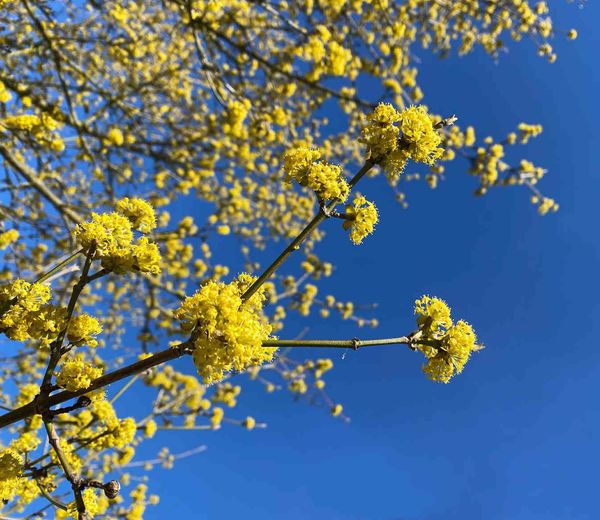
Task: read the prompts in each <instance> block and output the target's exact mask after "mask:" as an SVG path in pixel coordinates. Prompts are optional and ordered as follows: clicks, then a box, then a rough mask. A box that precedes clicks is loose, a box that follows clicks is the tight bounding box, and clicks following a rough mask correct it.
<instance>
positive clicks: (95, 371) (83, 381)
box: [56, 354, 103, 392]
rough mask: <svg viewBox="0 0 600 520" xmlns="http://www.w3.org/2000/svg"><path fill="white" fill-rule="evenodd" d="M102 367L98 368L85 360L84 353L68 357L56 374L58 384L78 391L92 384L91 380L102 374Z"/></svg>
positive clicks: (72, 390) (71, 390)
mask: <svg viewBox="0 0 600 520" xmlns="http://www.w3.org/2000/svg"><path fill="white" fill-rule="evenodd" d="M102 372H103V370H102V368H96V367H94V366H93V365H92V364H91V363H88V362H86V361H84V357H83V354H77V355H76V356H75V357H72V358H70V359H67V360H66V361H65V362H64V363H63V364H62V367H61V369H60V371H59V373H58V375H57V376H56V384H57V385H58V386H60V387H61V388H64V389H66V390H69V391H70V392H76V391H77V390H82V389H84V388H87V387H88V386H90V384H91V382H92V381H93V380H94V379H96V378H98V377H100V376H101V375H102Z"/></svg>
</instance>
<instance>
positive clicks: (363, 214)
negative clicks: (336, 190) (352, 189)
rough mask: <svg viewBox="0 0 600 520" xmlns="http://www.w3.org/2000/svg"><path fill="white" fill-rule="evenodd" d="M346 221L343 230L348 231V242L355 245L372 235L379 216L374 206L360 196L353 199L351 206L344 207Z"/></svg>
mask: <svg viewBox="0 0 600 520" xmlns="http://www.w3.org/2000/svg"><path fill="white" fill-rule="evenodd" d="M346 214H347V216H348V220H346V221H345V222H344V224H343V227H344V229H345V230H346V231H347V230H350V240H352V242H353V243H354V244H356V245H359V244H361V243H362V241H363V239H364V238H365V237H366V236H367V235H370V234H371V233H373V229H374V228H375V224H377V222H379V214H378V213H377V208H376V207H375V204H373V203H372V202H369V201H368V200H367V199H365V198H364V197H363V196H361V195H357V196H356V197H354V200H353V201H352V204H351V205H348V206H346Z"/></svg>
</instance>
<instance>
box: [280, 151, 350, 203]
mask: <svg viewBox="0 0 600 520" xmlns="http://www.w3.org/2000/svg"><path fill="white" fill-rule="evenodd" d="M320 157H321V153H320V152H319V151H318V150H311V149H309V148H306V147H303V146H300V147H298V148H293V149H291V150H288V151H287V152H286V153H285V155H284V158H283V161H284V163H283V168H284V170H285V172H286V173H287V174H288V176H289V177H290V178H291V179H294V180H295V181H296V182H297V183H298V184H300V186H304V187H308V188H311V189H312V190H313V191H314V192H315V193H316V194H317V196H318V197H319V198H320V199H322V200H331V199H339V200H341V201H344V200H346V199H347V198H348V194H349V192H350V188H349V186H348V183H347V182H346V180H345V179H344V177H343V175H342V169H341V168H340V167H339V166H335V165H333V164H329V163H327V162H324V161H318V159H319V158H320Z"/></svg>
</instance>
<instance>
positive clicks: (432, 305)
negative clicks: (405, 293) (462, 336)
mask: <svg viewBox="0 0 600 520" xmlns="http://www.w3.org/2000/svg"><path fill="white" fill-rule="evenodd" d="M415 314H416V315H417V325H418V326H419V327H420V328H424V329H426V330H427V333H428V334H429V335H431V336H432V337H437V336H438V335H440V334H444V333H445V331H446V330H447V329H448V328H449V327H451V326H452V320H451V318H450V307H448V304H447V303H446V302H445V301H444V300H442V299H440V298H436V297H433V298H431V297H429V296H423V297H422V298H420V299H419V300H416V301H415Z"/></svg>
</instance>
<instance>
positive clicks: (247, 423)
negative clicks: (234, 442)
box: [243, 417, 256, 430]
mask: <svg viewBox="0 0 600 520" xmlns="http://www.w3.org/2000/svg"><path fill="white" fill-rule="evenodd" d="M243 425H244V428H246V430H254V427H255V426H256V420H255V419H254V417H246V419H245V420H244V423H243Z"/></svg>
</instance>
